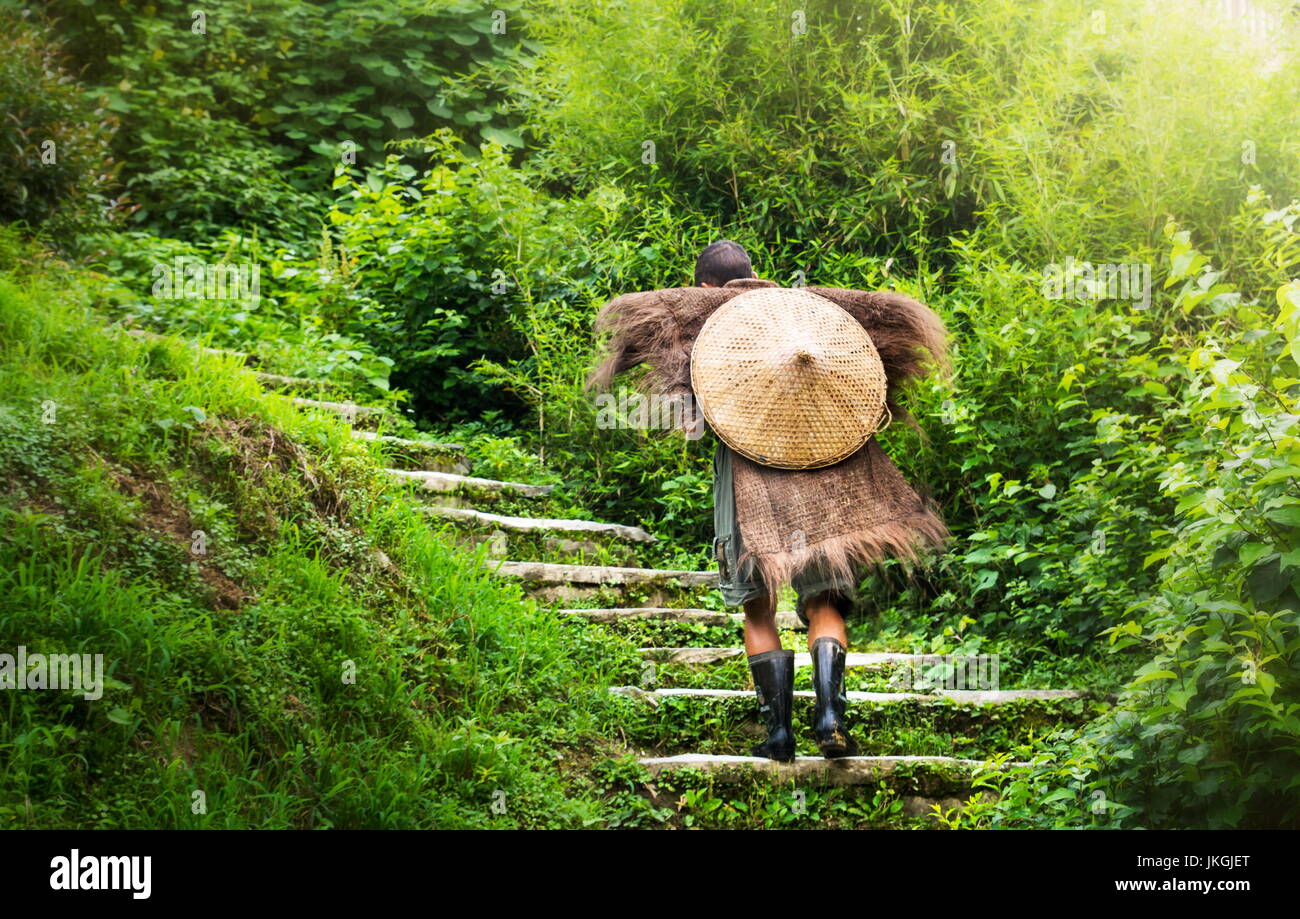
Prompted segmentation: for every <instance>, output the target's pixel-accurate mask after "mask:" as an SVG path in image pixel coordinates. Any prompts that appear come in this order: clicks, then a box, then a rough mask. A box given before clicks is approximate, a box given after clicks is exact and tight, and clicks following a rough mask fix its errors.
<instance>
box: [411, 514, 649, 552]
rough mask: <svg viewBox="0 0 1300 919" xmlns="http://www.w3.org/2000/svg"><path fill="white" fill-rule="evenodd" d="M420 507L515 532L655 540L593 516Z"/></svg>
mask: <svg viewBox="0 0 1300 919" xmlns="http://www.w3.org/2000/svg"><path fill="white" fill-rule="evenodd" d="M420 510H422V511H424V512H425V513H427V514H432V515H434V516H437V517H445V518H447V519H449V520H458V521H464V522H466V523H473V524H476V525H479V526H485V527H497V528H498V529H502V530H509V531H511V532H515V533H574V534H579V535H582V536H608V537H611V538H613V539H618V540H622V541H624V542H639V543H652V542H657V540H656V539H655V538H654V537H653V536H651V535H650V534H649V533H647V532H646V531H645V530H643V529H641V528H640V527H634V526H626V525H625V524H621V523H599V522H597V521H595V520H565V519H552V518H547V517H510V516H507V515H505V514H490V513H488V512H486V511H478V510H474V509H473V508H467V507H447V506H445V505H435V506H432V507H422V508H420Z"/></svg>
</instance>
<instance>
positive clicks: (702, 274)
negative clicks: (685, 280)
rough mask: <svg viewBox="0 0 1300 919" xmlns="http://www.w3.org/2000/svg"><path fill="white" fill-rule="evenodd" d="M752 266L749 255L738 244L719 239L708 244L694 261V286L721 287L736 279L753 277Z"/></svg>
mask: <svg viewBox="0 0 1300 919" xmlns="http://www.w3.org/2000/svg"><path fill="white" fill-rule="evenodd" d="M753 274H754V266H753V265H752V264H750V261H749V253H748V252H746V251H745V247H744V246H742V245H741V244H740V243H736V242H732V241H731V240H729V239H720V240H718V241H717V242H715V243H710V244H709V245H708V246H706V247H705V249H704V251H703V252H701V253H700V257H699V258H698V259H696V260H695V286H696V287H699V286H701V285H702V284H712V285H714V286H715V287H721V286H722V285H723V284H726V283H727V282H728V281H734V280H735V279H736V278H748V277H753Z"/></svg>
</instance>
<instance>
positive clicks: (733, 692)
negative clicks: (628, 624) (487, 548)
mask: <svg viewBox="0 0 1300 919" xmlns="http://www.w3.org/2000/svg"><path fill="white" fill-rule="evenodd" d="M609 691H610V692H612V693H614V694H616V695H622V696H628V697H630V698H635V699H640V700H642V701H645V702H649V703H650V704H652V705H658V704H659V702H660V700H662V699H668V698H672V697H673V696H689V697H692V698H700V699H734V698H738V697H747V698H753V697H754V692H753V690H748V689H642V688H641V687H639V686H611V687H610V688H609ZM845 695H846V696H848V699H849V702H851V703H852V702H874V703H877V704H883V705H890V704H897V703H901V702H908V701H918V702H938V701H940V700H945V699H946V700H948V701H950V702H956V703H959V704H964V705H979V706H984V705H1005V704H1007V703H1010V702H1018V701H1021V700H1023V699H1085V698H1088V697H1089V696H1090V695H1091V694H1090V693H1089V692H1087V691H1086V690H1082V689H936V690H933V691H931V692H857V691H853V692H846V693H845ZM794 697H795V698H796V699H815V698H816V697H817V694H816V693H815V692H813V691H812V690H810V689H796V690H795V692H794Z"/></svg>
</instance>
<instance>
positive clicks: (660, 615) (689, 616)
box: [560, 606, 806, 629]
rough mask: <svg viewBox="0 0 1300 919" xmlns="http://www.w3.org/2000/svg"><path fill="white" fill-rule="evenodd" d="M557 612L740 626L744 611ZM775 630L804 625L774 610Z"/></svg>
mask: <svg viewBox="0 0 1300 919" xmlns="http://www.w3.org/2000/svg"><path fill="white" fill-rule="evenodd" d="M560 612H561V613H564V614H566V615H571V616H581V617H582V618H584V619H587V620H588V621H590V622H601V623H610V622H618V621H620V620H627V619H648V620H656V621H660V622H689V623H694V624H696V625H731V626H738V625H742V624H743V623H744V621H745V614H744V613H726V612H718V611H715V610H711V609H678V608H675V607H664V606H643V607H625V608H615V609H562V610H560ZM776 627H777V628H778V629H804V628H806V626H805V625H804V624H803V623H802V622H800V621H799V617H798V616H796V615H795V614H794V612H793V611H792V610H777V613H776Z"/></svg>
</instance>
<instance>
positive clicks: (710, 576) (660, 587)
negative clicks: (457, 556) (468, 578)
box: [496, 560, 718, 607]
mask: <svg viewBox="0 0 1300 919" xmlns="http://www.w3.org/2000/svg"><path fill="white" fill-rule="evenodd" d="M496 573H497V574H500V575H503V576H506V577H513V578H519V579H521V580H522V581H523V582H524V589H525V590H526V591H527V592H528V594H529V595H531V596H532V597H534V598H535V599H537V600H539V601H540V602H543V603H560V604H564V605H566V606H572V605H573V604H574V603H575V602H577V603H584V602H592V603H593V604H604V605H610V604H613V603H620V602H627V604H628V605H629V606H631V605H634V604H635V605H637V606H656V607H668V606H685V605H687V604H689V603H691V602H693V601H694V596H695V594H697V593H698V592H699V591H702V590H706V589H708V588H715V587H717V584H718V573H717V572H716V571H675V570H667V569H658V568H634V567H626V568H625V567H619V566H610V565H570V564H557V563H551V562H530V561H520V560H515V561H507V562H502V563H501V567H500V568H499V569H498V570H497V571H496Z"/></svg>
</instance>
